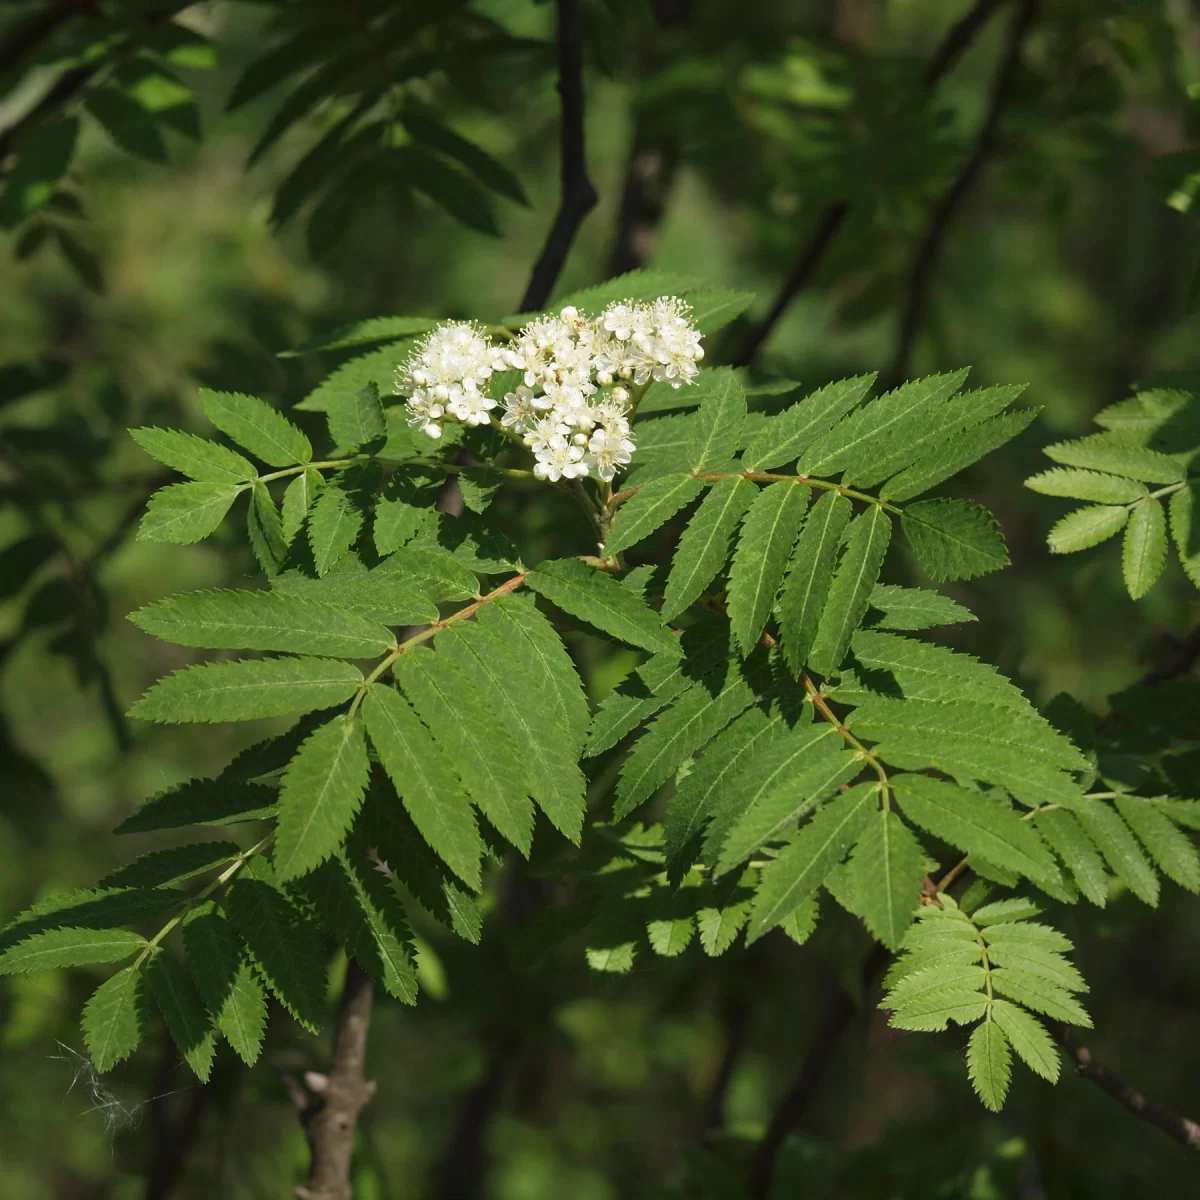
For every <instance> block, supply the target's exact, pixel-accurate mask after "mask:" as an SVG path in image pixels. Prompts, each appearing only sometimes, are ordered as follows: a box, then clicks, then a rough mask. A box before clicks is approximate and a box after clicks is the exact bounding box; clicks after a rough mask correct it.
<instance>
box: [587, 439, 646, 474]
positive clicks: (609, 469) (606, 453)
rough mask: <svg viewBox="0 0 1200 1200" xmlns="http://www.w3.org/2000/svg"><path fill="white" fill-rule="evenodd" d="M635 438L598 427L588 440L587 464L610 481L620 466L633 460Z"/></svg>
mask: <svg viewBox="0 0 1200 1200" xmlns="http://www.w3.org/2000/svg"><path fill="white" fill-rule="evenodd" d="M634 449H635V446H634V444H633V440H632V439H631V438H628V437H624V436H622V435H621V434H617V433H609V432H608V431H607V430H605V429H597V430H596V432H595V433H593V434H592V437H591V440H590V441H589V442H588V453H587V457H586V459H585V461H586V463H587V465H588V466H589V467H591V468H592V470H594V471H595V472H596V474H597V475H598V476H599V477H600V478H601V479H603V480H604V481H605V482H608V481H609V480H611V479H612V477H613V476H614V475H615V474H616V473H617V470H618V468H619V467H627V466H628V465H629V464H630V462H631V461H632V460H633V452H634Z"/></svg>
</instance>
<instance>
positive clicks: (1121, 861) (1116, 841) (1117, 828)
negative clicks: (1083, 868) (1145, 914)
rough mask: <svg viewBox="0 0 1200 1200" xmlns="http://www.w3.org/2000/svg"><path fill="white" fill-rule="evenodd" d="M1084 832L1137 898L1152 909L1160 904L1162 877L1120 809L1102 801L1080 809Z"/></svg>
mask: <svg viewBox="0 0 1200 1200" xmlns="http://www.w3.org/2000/svg"><path fill="white" fill-rule="evenodd" d="M1075 815H1076V817H1077V818H1078V820H1079V823H1080V824H1081V825H1082V826H1083V829H1084V832H1085V833H1086V834H1087V835H1088V837H1089V838H1091V840H1092V842H1093V843H1095V846H1096V848H1097V849H1098V850H1099V851H1100V853H1101V854H1103V855H1104V861H1105V862H1107V863H1108V865H1109V867H1110V868H1111V869H1112V873H1113V874H1114V875H1115V876H1116V877H1117V878H1118V879H1119V880H1120V881H1121V882H1122V883H1123V884H1124V885H1125V886H1126V887H1127V888H1129V890H1130V891H1131V892H1133V894H1134V895H1135V896H1137V897H1138V898H1139V899H1141V900H1144V901H1145V902H1146V903H1147V904H1149V905H1150V906H1151V907H1154V906H1156V905H1157V904H1158V878H1157V876H1156V875H1155V874H1154V869H1153V868H1152V867H1151V866H1150V864H1149V863H1148V862H1147V861H1146V856H1145V855H1144V854H1143V853H1142V851H1141V848H1140V847H1139V846H1138V844H1137V842H1135V841H1134V839H1133V834H1132V833H1130V832H1129V826H1128V825H1126V824H1125V822H1124V821H1123V820H1121V818H1120V816H1119V815H1118V814H1117V812H1116V810H1115V809H1113V808H1111V807H1110V806H1109V805H1107V804H1105V803H1104V801H1102V800H1090V801H1088V803H1087V804H1086V805H1084V806H1082V807H1080V808H1079V809H1077V810H1076V813H1075Z"/></svg>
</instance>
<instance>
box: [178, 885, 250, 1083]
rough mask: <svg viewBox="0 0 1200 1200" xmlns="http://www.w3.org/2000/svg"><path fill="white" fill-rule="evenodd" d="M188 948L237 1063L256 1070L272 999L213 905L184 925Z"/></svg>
mask: <svg viewBox="0 0 1200 1200" xmlns="http://www.w3.org/2000/svg"><path fill="white" fill-rule="evenodd" d="M183 947H184V950H185V951H186V952H187V957H188V962H189V963H191V966H192V975H193V978H194V979H195V980H196V986H197V987H198V988H199V990H200V994H201V996H202V997H203V998H204V1004H205V1007H206V1008H207V1009H208V1011H209V1012H210V1013H212V1014H213V1016H214V1018H215V1020H216V1022H217V1028H218V1029H219V1030H220V1031H221V1033H222V1035H223V1036H224V1038H225V1040H226V1041H227V1042H228V1043H229V1044H230V1045H231V1046H232V1047H233V1049H234V1051H235V1052H236V1053H237V1055H238V1057H239V1058H241V1060H242V1061H243V1062H244V1063H245V1064H246V1065H247V1066H249V1067H252V1066H253V1065H254V1064H255V1062H256V1061H257V1059H258V1056H259V1054H260V1052H261V1051H262V1044H263V1036H264V1034H265V1033H266V1028H267V998H266V995H265V994H264V992H263V989H262V984H260V983H259V981H258V978H257V976H256V975H255V974H254V972H253V971H252V970H251V968H250V964H249V963H248V962H247V961H246V953H245V950H244V949H243V947H242V943H241V942H240V941H239V940H238V936H237V934H236V933H234V931H233V927H232V926H231V925H230V923H229V919H228V918H227V917H226V916H225V914H224V913H223V912H222V911H221V910H220V909H219V908H218V907H217V906H216V905H215V904H213V903H212V902H211V901H206V902H205V903H202V904H199V905H197V906H196V907H195V908H193V909H192V910H191V911H190V912H189V913H188V914H187V916H186V917H185V918H184V920H183Z"/></svg>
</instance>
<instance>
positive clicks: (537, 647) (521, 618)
mask: <svg viewBox="0 0 1200 1200" xmlns="http://www.w3.org/2000/svg"><path fill="white" fill-rule="evenodd" d="M476 619H477V620H478V621H479V623H480V624H481V625H482V626H483V627H484V628H485V629H494V630H495V631H496V634H497V636H498V637H500V638H503V639H511V641H512V644H513V645H515V646H518V647H520V653H521V654H522V656H524V655H525V654H528V656H529V663H530V666H531V669H532V671H533V673H534V674H535V675H537V676H539V677H540V678H541V679H542V681H543V682H544V683H545V685H546V686H548V687H549V688H550V689H551V691H553V693H554V699H555V707H556V709H557V718H556V721H555V724H556V727H557V728H558V730H560V731H566V732H567V733H568V734H569V735H570V737H571V739H572V741H571V744H572V754H573V756H575V757H578V752H579V751H580V750H581V749H582V746H583V742H584V738H585V736H586V734H587V728H588V724H589V722H590V721H591V711H590V710H589V708H588V702H587V696H586V695H585V694H584V691H583V680H582V679H580V678H579V672H578V671H576V669H575V664H574V663H573V662H572V661H571V656H570V655H569V654H568V653H567V648H566V646H564V645H563V642H562V638H560V637H559V636H558V634H557V633H556V632H555V631H554V626H553V625H551V624H550V622H549V621H548V620H547V619H546V617H545V616H543V615H542V613H540V612H539V611H538V609H537V606H536V605H535V604H534V602H533V598H532V597H530V596H501V597H500V598H499V599H498V600H494V601H493V602H492V603H491V604H488V605H486V606H485V607H484V608H482V609H481V610H480V612H479V615H478V617H477V618H476Z"/></svg>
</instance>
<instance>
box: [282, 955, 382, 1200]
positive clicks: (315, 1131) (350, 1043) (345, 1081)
mask: <svg viewBox="0 0 1200 1200" xmlns="http://www.w3.org/2000/svg"><path fill="white" fill-rule="evenodd" d="M373 999H374V984H373V983H372V982H371V979H370V977H369V976H368V975H367V974H366V972H365V971H364V970H363V969H362V968H361V967H360V966H359V965H358V963H356V962H355V961H354V960H353V959H351V961H350V963H349V965H348V966H347V968H346V985H345V987H344V988H343V990H342V1000H341V1004H340V1005H339V1006H338V1020H337V1031H336V1034H335V1042H334V1049H333V1061H332V1063H331V1064H330V1069H329V1074H328V1075H316V1074H313V1073H310V1074H309V1075H308V1076H307V1077H306V1080H305V1082H306V1083H307V1085H308V1089H309V1092H310V1093H311V1098H310V1101H309V1103H308V1104H307V1105H306V1106H305V1110H304V1113H303V1114H302V1118H301V1119H302V1120H303V1122H304V1132H305V1135H306V1136H307V1138H308V1144H309V1147H310V1149H311V1151H312V1164H311V1166H310V1168H309V1173H308V1183H307V1184H306V1185H305V1186H304V1187H298V1188H297V1189H296V1195H297V1196H299V1197H300V1200H351V1187H350V1164H351V1160H352V1158H353V1155H354V1132H355V1130H356V1128H357V1127H358V1118H359V1114H360V1113H361V1112H362V1110H363V1109H364V1108H365V1107H366V1105H367V1104H368V1102H369V1101H370V1099H371V1097H372V1096H374V1095H375V1084H374V1082H372V1081H369V1080H367V1079H366V1078H364V1075H363V1071H364V1068H365V1065H366V1056H367V1033H368V1031H369V1029H370V1026H371V1004H372V1001H373Z"/></svg>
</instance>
